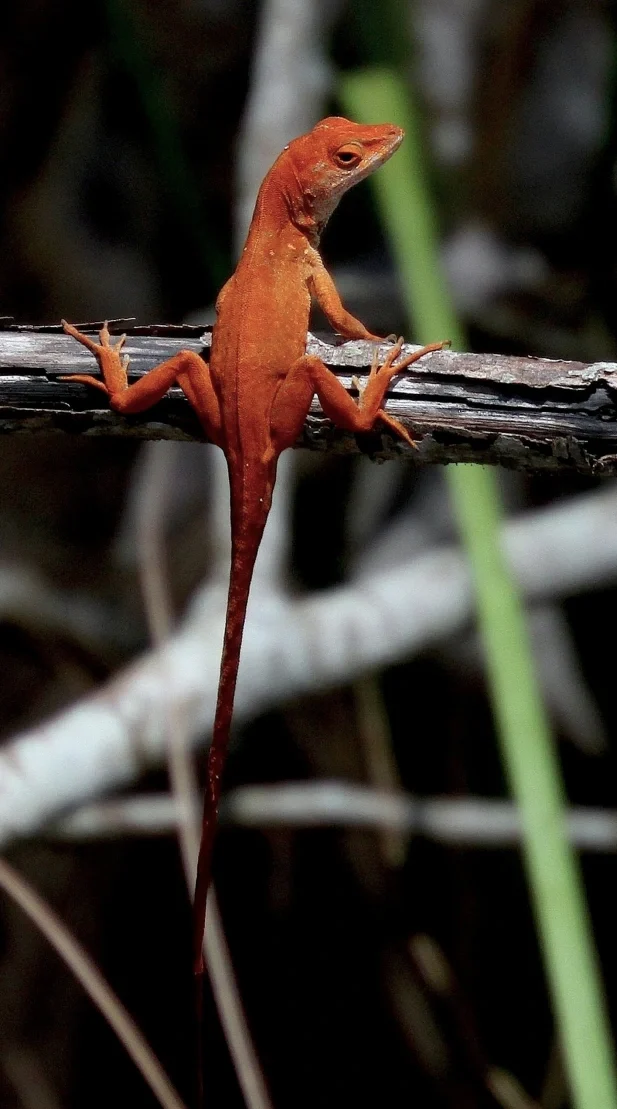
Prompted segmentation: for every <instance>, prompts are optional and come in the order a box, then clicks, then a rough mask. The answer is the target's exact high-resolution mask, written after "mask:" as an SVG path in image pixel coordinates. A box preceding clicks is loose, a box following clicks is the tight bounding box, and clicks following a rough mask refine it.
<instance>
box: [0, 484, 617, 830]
mask: <svg viewBox="0 0 617 1109" xmlns="http://www.w3.org/2000/svg"><path fill="white" fill-rule="evenodd" d="M504 542H505V544H506V548H507V551H508V554H509V557H510V559H511V562H512V565H513V567H514V570H515V573H516V576H517V579H518V581H519V583H520V585H521V588H522V589H523V591H524V593H525V594H526V595H527V597H528V598H530V599H533V600H545V599H547V598H554V597H560V596H565V595H568V594H572V593H574V592H576V591H578V590H581V589H585V588H590V587H595V586H597V585H599V584H602V583H607V582H612V581H614V580H615V579H616V578H617V492H616V491H615V490H614V489H613V488H610V489H607V490H605V491H602V492H598V493H594V494H588V495H586V496H584V497H579V498H572V499H571V500H569V501H568V502H567V503H565V504H564V503H561V504H559V505H558V506H557V507H551V508H548V509H542V510H537V511H535V512H530V513H525V514H522V515H521V516H519V517H517V518H516V519H514V520H513V521H512V522H510V523H508V524H507V526H506V527H505V529H504ZM225 593H226V590H225V588H224V587H223V586H215V587H212V588H205V589H204V590H202V592H201V593H200V594H199V595H198V596H197V598H196V600H195V602H194V603H193V606H192V610H191V613H190V616H189V618H188V619H187V620H186V621H185V623H184V625H183V627H182V629H181V630H180V631H179V632H178V633H177V634H176V635H175V636H174V637H173V638H172V639H171V640H170V641H169V643H168V644H167V645H166V646H165V647H164V648H161V650H160V651H159V652H157V651H154V652H152V653H150V654H146V655H145V656H144V657H143V658H141V659H140V660H138V661H137V662H135V663H133V664H132V665H131V666H129V667H127V668H126V669H125V670H124V671H123V672H122V673H121V674H120V675H119V676H118V677H116V678H114V679H113V680H112V681H111V682H109V683H108V684H107V685H106V686H104V687H103V688H102V689H100V690H98V691H97V692H96V693H95V694H94V695H93V696H90V697H87V698H85V699H84V700H82V701H81V702H79V703H78V704H77V705H75V706H74V707H73V708H71V709H69V710H68V711H66V712H64V713H61V714H60V715H59V716H57V717H55V718H54V719H52V720H50V721H47V722H46V723H45V724H43V725H41V726H39V727H37V728H33V729H31V730H30V731H28V732H26V733H24V734H22V735H21V736H18V737H17V738H15V739H14V740H12V741H11V742H9V743H7V744H6V745H5V747H4V748H3V749H2V751H1V752H0V842H4V843H5V842H7V841H8V840H10V839H12V838H14V837H15V836H19V835H24V834H29V833H32V832H33V831H35V830H36V829H37V828H39V827H40V826H41V825H42V824H43V823H45V822H46V821H47V820H50V819H51V818H52V817H54V816H56V815H57V814H59V813H60V812H62V810H63V809H66V808H67V807H71V806H75V805H77V804H81V803H84V802H85V801H87V800H89V799H90V798H94V797H95V796H97V795H100V794H102V793H104V792H106V791H108V790H109V789H113V788H116V787H118V786H121V785H125V784H126V783H128V782H130V781H133V780H135V779H136V778H137V777H138V776H139V774H140V773H141V772H142V771H143V769H144V767H146V766H149V765H152V764H156V763H160V762H162V760H163V758H164V755H165V721H166V719H167V706H168V704H170V703H172V704H174V705H177V706H178V710H179V711H180V712H181V713H182V714H183V715H184V719H185V721H186V726H187V729H188V731H189V733H190V735H191V737H192V739H193V741H195V742H196V741H200V740H202V739H203V737H204V736H208V735H209V734H210V731H211V727H212V718H213V711H214V704H215V698H216V688H217V683H218V672H219V665H220V644H221V634H222V622H223V616H224V607H225ZM472 611H473V591H472V586H471V581H470V576H469V571H468V568H467V564H466V562H465V559H464V557H463V555H462V554H461V553H460V551H458V550H457V549H456V548H455V547H445V546H444V547H443V548H441V549H437V550H432V551H429V552H426V553H423V554H422V555H420V556H418V557H417V558H415V559H414V560H412V561H410V562H409V563H405V564H403V565H399V566H394V567H392V566H390V567H388V568H387V569H386V570H382V569H381V568H376V569H374V570H373V571H372V572H365V573H364V574H362V575H360V576H358V578H357V579H355V580H353V581H352V582H350V583H349V584H347V585H345V586H342V587H339V588H337V589H332V590H329V591H325V592H321V593H319V594H317V595H315V596H310V597H308V598H305V597H300V598H289V597H287V596H285V595H282V594H281V593H279V592H278V591H276V590H275V591H273V590H272V589H271V588H268V589H266V588H265V583H264V582H263V581H262V580H261V576H260V574H259V573H257V574H256V577H255V589H254V591H253V595H252V598H251V601H250V602H249V610H248V620H247V627H246V633H245V640H244V651H243V659H242V662H241V665H240V674H239V682H238V690H237V697H236V720H237V722H240V721H242V720H246V719H247V717H249V716H251V715H254V714H255V713H256V712H259V711H261V710H263V709H265V708H266V707H267V706H272V705H274V704H276V703H280V702H281V701H282V700H283V699H288V698H290V697H293V696H294V695H296V694H298V693H301V692H304V693H306V692H309V691H311V690H316V689H323V688H324V687H326V686H333V685H337V684H340V683H348V682H349V681H350V680H351V679H352V678H355V677H357V676H358V675H360V674H362V673H363V672H366V671H369V670H371V669H376V668H379V667H381V666H383V665H385V664H388V663H391V662H394V661H395V660H397V659H400V658H403V657H409V656H410V655H412V654H414V653H415V652H417V651H420V650H422V649H423V648H426V647H427V646H429V645H433V644H435V643H438V642H439V641H440V640H442V639H443V638H445V637H447V636H449V635H451V634H452V633H453V632H455V631H456V630H457V629H459V630H460V629H461V628H464V627H465V626H466V625H467V624H468V622H469V621H470V620H471V617H472ZM161 655H162V656H163V659H162V661H163V664H164V670H165V673H166V676H167V680H166V681H165V682H161V678H160V675H161V657H160V656H161Z"/></svg>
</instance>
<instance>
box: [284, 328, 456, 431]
mask: <svg viewBox="0 0 617 1109" xmlns="http://www.w3.org/2000/svg"><path fill="white" fill-rule="evenodd" d="M446 345H448V344H447V342H446V343H430V344H429V345H428V346H426V347H421V349H420V350H417V351H414V353H413V354H408V355H406V357H405V358H403V359H401V361H400V362H397V361H396V359H397V358H398V356H399V354H400V353H401V349H402V346H403V340H402V339H399V340H398V342H397V343H395V345H394V346H393V347H392V349H391V350H390V351H388V354H387V355H386V357H385V359H384V361H383V363H381V365H380V364H379V360H378V357H379V356H378V352H377V351H376V352H375V356H374V358H373V364H372V366H371V371H370V373H369V377H368V381H367V383H366V386H365V388H364V390H363V391H362V393H361V394H360V398H359V400H358V402H357V403H356V401H354V400H353V398H352V397H350V396H349V393H348V392H347V390H346V389H345V387H344V386H343V385H342V384H341V382H340V381H339V379H338V378H337V377H336V375H335V374H333V373H332V371H331V370H329V369H328V367H327V366H326V365H325V364H324V363H323V362H322V361H321V359H320V358H315V357H313V356H311V355H304V356H303V357H302V358H299V359H298V361H297V362H295V363H294V365H293V366H292V367H291V369H290V371H289V373H288V374H287V377H286V378H285V380H284V382H283V383H282V385H281V387H280V389H279V391H278V393H277V394H276V397H275V400H274V404H273V406H272V413H271V418H270V427H271V436H272V443H273V446H274V449H275V452H276V453H280V451H282V450H285V448H286V447H291V446H293V444H294V443H295V441H296V439H297V438H298V436H299V434H300V432H301V431H302V426H303V424H304V420H305V418H306V415H307V413H308V411H309V408H310V406H311V400H312V398H313V396H314V394H315V393H316V394H317V396H318V398H319V402H320V404H321V407H322V408H323V410H324V413H325V414H326V416H328V417H329V419H331V420H332V422H333V423H335V424H336V425H337V427H341V428H344V429H345V430H346V431H370V430H371V429H372V428H373V426H374V425H375V422H376V421H377V420H378V419H379V420H381V421H382V422H383V423H385V424H386V425H387V426H388V427H390V428H392V430H393V431H395V432H396V433H397V435H399V436H400V437H401V438H402V439H405V441H406V442H407V443H409V445H410V446H412V447H415V446H416V444H415V443H414V441H413V439H412V438H411V436H410V435H409V433H408V431H407V430H406V428H404V427H403V425H402V424H401V423H399V421H398V420H397V419H395V418H394V416H390V415H389V413H388V412H386V411H385V409H384V408H383V399H384V395H385V393H386V390H387V388H388V385H389V384H390V382H391V380H392V378H393V377H394V376H395V375H396V374H399V373H401V371H402V370H406V369H407V367H408V366H411V364H412V362H417V361H418V359H419V358H423V357H424V355H425V354H430V353H431V352H432V351H435V350H442V348H443V347H444V346H446Z"/></svg>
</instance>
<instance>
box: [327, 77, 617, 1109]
mask: <svg viewBox="0 0 617 1109" xmlns="http://www.w3.org/2000/svg"><path fill="white" fill-rule="evenodd" d="M339 92H340V97H341V100H342V103H343V106H344V109H345V110H346V111H347V112H348V113H349V114H350V115H351V116H352V117H353V118H355V119H358V120H361V121H363V122H367V123H369V122H383V121H388V122H392V123H398V124H399V125H400V126H402V127H404V128H405V130H406V132H407V138H406V141H405V143H404V144H403V147H402V148H401V151H400V152H399V154H397V156H396V158H394V159H393V160H392V161H391V162H389V163H388V164H387V165H386V166H384V167H383V169H381V170H380V171H379V173H378V174H376V176H375V178H374V179H372V180H373V182H374V187H375V191H376V195H377V203H378V206H379V209H380V213H381V216H382V219H383V223H384V226H385V228H386V231H387V234H388V238H389V241H390V245H391V248H392V252H393V254H394V256H395V259H396V261H397V264H398V266H399V270H400V273H401V277H402V281H403V285H404V295H405V302H406V306H407V309H408V312H409V316H410V318H411V319H413V321H414V325H415V326H414V337H415V338H417V339H418V340H419V341H420V342H433V341H435V340H437V339H441V338H451V339H452V343H453V346H455V347H464V346H465V338H464V334H463V332H462V330H461V329H460V327H459V326H458V323H457V320H456V318H455V315H454V312H453V309H452V306H451V302H450V297H449V295H448V291H447V289H446V287H445V284H444V282H443V279H442V277H441V274H440V264H439V257H438V250H437V236H436V233H435V223H434V215H433V211H432V207H431V203H430V192H429V189H428V187H427V180H426V171H425V169H424V164H423V163H424V159H423V154H422V152H423V143H422V139H421V129H420V125H419V121H418V119H417V117H416V115H415V111H414V106H413V104H412V102H411V98H410V96H409V94H408V91H407V89H406V87H405V85H404V83H403V82H402V80H401V79H400V78H399V77H398V75H397V74H396V72H395V71H394V70H393V69H388V68H383V69H371V70H366V71H361V72H357V73H354V74H350V75H346V76H345V77H344V78H343V79H342V81H341V84H340V88H339ZM448 478H449V481H450V487H451V491H452V494H453V497H454V503H455V507H456V511H457V515H458V518H459V523H460V527H461V533H462V536H463V539H464V542H465V544H466V547H467V551H468V554H469V558H470V562H471V566H472V570H473V574H474V579H475V584H476V592H477V601H478V618H479V623H480V628H481V632H482V637H483V642H484V648H485V652H486V662H487V672H488V679H489V685H490V690H491V698H492V704H493V712H494V717H495V723H496V727H497V733H498V737H499V742H500V746H501V752H502V757H503V761H504V765H505V767H506V771H507V775H508V779H509V782H510V786H511V789H512V791H513V793H514V795H515V797H516V799H517V802H518V804H519V807H520V811H521V818H522V822H523V830H524V846H523V851H524V859H525V865H526V869H527V874H528V879H529V883H530V889H531V899H532V903H533V907H534V912H535V917H536V922H537V927H538V933H539V937H540V943H541V947H542V951H543V957H544V965H545V968H546V974H547V979H548V983H549V988H550V992H551V996H552V1000H553V1010H554V1013H555V1019H556V1023H557V1027H558V1030H559V1034H560V1039H561V1043H562V1048H563V1052H564V1059H565V1063H566V1068H567V1073H568V1076H569V1083H570V1088H571V1092H572V1101H573V1104H574V1105H575V1106H576V1109H617V1082H616V1077H615V1062H614V1053H613V1045H612V1040H611V1035H610V1030H609V1024H608V1018H607V1013H606V1005H605V1000H604V994H603V988H602V982H601V976H600V971H599V967H598V962H597V957H596V951H595V946H594V941H593V935H592V930H591V926H590V922H589V918H588V914H587V906H586V900H585V894H584V889H583V882H582V876H581V872H580V867H579V864H578V860H577V858H576V857H575V855H574V853H573V852H572V850H571V848H570V845H569V843H568V840H567V837H566V832H565V819H564V817H565V812H564V790H563V785H562V779H561V771H560V766H559V761H558V757H557V753H556V750H555V746H554V743H553V741H552V738H551V735H550V730H549V727H548V723H547V718H546V713H545V710H544V706H543V704H542V699H541V696H540V691H539V688H538V683H537V680H536V675H535V672H534V663H533V659H532V656H531V652H530V645H529V638H528V633H527V627H526V621H525V616H524V612H523V608H522V604H521V600H520V597H519V595H518V590H517V587H516V585H515V583H514V581H513V579H512V575H511V574H510V571H509V567H508V565H507V562H506V559H505V557H504V554H503V551H502V549H501V545H500V532H501V524H502V508H501V500H500V496H499V490H498V487H497V482H496V475H495V474H494V473H493V472H492V471H490V470H488V469H487V468H485V467H480V466H451V467H449V468H448Z"/></svg>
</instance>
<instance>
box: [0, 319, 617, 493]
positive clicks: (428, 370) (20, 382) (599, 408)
mask: <svg viewBox="0 0 617 1109" xmlns="http://www.w3.org/2000/svg"><path fill="white" fill-rule="evenodd" d="M115 330H116V331H117V330H120V329H118V328H116V329H115ZM210 340H211V335H210V333H209V332H206V333H204V334H202V329H201V328H199V327H188V326H186V327H177V328H169V327H164V326H151V327H144V328H133V329H129V339H128V342H127V346H126V348H125V349H126V351H127V353H128V354H129V357H130V359H131V371H132V372H133V373H134V374H135V375H136V376H139V375H140V374H143V373H146V372H147V371H148V370H149V369H151V368H152V367H153V366H155V365H156V364H157V363H158V362H161V361H163V360H164V359H166V358H169V357H171V356H172V355H173V354H174V353H175V352H176V351H177V350H179V349H180V348H182V347H190V348H191V349H193V350H201V351H203V352H204V354H205V356H206V357H207V350H208V347H209V345H210ZM307 349H309V351H310V352H311V353H313V354H316V355H318V356H319V357H320V358H322V359H323V361H324V362H325V363H326V365H328V366H329V367H330V368H331V369H332V370H333V371H334V372H335V373H336V374H337V376H338V377H339V378H340V380H341V381H342V382H343V384H344V385H345V387H346V388H347V389H349V390H350V391H353V385H352V377H353V376H360V378H362V375H363V374H365V373H368V370H369V367H370V364H371V359H372V356H373V344H371V343H365V342H351V343H340V344H338V345H337V344H334V345H333V344H332V343H326V342H322V341H321V340H319V339H316V338H314V337H309V342H308V348H307ZM383 349H384V352H385V349H386V347H385V346H384V348H383ZM413 349H414V348H413V347H405V351H408V350H413ZM92 368H93V367H92V359H91V357H90V356H89V355H88V354H87V353H86V352H85V351H84V349H83V348H82V347H80V346H79V345H78V344H77V343H75V342H74V341H73V340H71V339H70V338H68V337H67V336H65V335H64V334H62V333H59V332H58V331H57V330H52V329H47V330H43V329H41V330H37V329H33V328H9V329H7V330H4V331H0V431H2V432H3V433H4V434H7V433H10V432H12V431H19V432H22V433H23V432H26V431H30V432H33V433H34V432H38V431H42V430H49V429H53V430H56V431H68V432H71V433H73V434H90V435H122V436H125V435H130V436H133V437H135V436H136V437H138V438H142V439H173V438H198V439H199V438H202V437H203V436H202V433H201V430H200V427H199V424H198V421H197V418H196V416H195V414H194V413H193V411H192V410H191V408H190V405H189V404H188V402H187V401H186V399H185V397H184V395H183V394H182V392H181V390H180V389H171V390H170V392H169V394H168V395H167V396H166V397H165V399H164V400H163V401H161V403H160V404H158V405H157V406H156V407H155V408H153V409H151V410H149V411H148V412H147V413H144V414H142V415H141V416H131V417H130V418H125V417H120V416H118V415H116V414H115V413H113V412H111V411H109V409H108V408H107V406H106V405H105V404H104V403H102V399H101V395H100V394H99V392H98V390H94V389H91V388H88V387H87V386H84V385H78V384H75V385H72V384H71V383H70V382H64V381H60V380H59V378H60V376H61V375H62V374H67V373H72V372H75V373H84V372H92ZM616 389H617V363H609V362H597V363H594V364H592V365H587V364H585V363H583V362H561V361H553V360H549V359H541V358H522V357H510V356H505V355H494V354H461V353H458V352H453V351H441V352H438V353H435V354H432V355H429V356H428V357H426V358H425V359H423V360H422V361H421V362H420V363H419V364H418V365H417V366H414V367H413V370H410V371H406V372H405V373H404V374H402V375H401V377H400V378H399V379H398V380H397V381H396V383H395V385H394V386H393V388H392V389H391V391H390V392H389V394H388V411H389V412H391V413H392V415H394V416H396V417H398V418H399V419H400V420H401V421H402V422H403V424H404V425H405V426H406V427H407V428H408V429H409V430H410V432H411V433H412V434H414V435H415V436H416V438H418V439H421V443H420V446H419V449H418V451H417V452H413V453H412V456H413V457H415V458H417V459H418V460H419V461H421V462H469V461H473V462H492V463H499V464H501V465H504V466H510V467H518V468H521V469H550V470H579V471H582V472H598V473H600V472H601V473H609V472H613V471H615V470H617V422H616V414H617V410H616V405H615V397H616V395H617V394H616ZM354 443H355V447H356V449H361V450H363V451H366V452H367V453H369V454H371V455H373V456H375V457H378V458H390V457H395V456H397V455H399V454H400V453H401V452H402V453H405V452H407V451H409V448H407V447H405V446H404V445H403V444H402V442H400V441H395V440H394V439H393V438H392V436H391V435H388V434H386V433H385V430H384V429H383V428H382V429H380V428H377V430H375V431H374V432H372V433H371V434H370V435H365V436H359V437H356V438H355V439H354V438H353V437H351V436H349V435H347V434H345V433H344V432H340V431H338V430H336V429H334V428H333V427H332V425H331V423H330V422H329V421H328V420H326V419H325V418H324V417H323V415H322V414H321V410H320V408H319V405H318V404H317V402H316V401H315V402H314V403H313V406H312V408H311V412H310V414H309V416H308V419H307V421H306V424H305V429H304V434H303V437H302V440H301V443H300V445H304V446H308V447H312V448H313V449H316V450H325V449H344V450H346V451H349V450H350V449H354ZM410 453H411V452H410Z"/></svg>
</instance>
